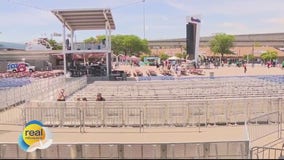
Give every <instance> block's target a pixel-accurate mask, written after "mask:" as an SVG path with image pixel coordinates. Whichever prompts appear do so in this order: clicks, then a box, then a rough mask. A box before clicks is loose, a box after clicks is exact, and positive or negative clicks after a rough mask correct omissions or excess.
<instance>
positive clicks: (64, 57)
mask: <svg viewBox="0 0 284 160" xmlns="http://www.w3.org/2000/svg"><path fill="white" fill-rule="evenodd" d="M65 34H66V33H65V22H63V42H62V44H63V45H62V46H63V48H62V52H63V62H64V75H65V77H66V73H67V69H66V67H67V66H66V52H65V51H66V43H65V39H66V35H65Z"/></svg>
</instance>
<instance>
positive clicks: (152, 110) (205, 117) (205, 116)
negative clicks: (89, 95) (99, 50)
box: [23, 98, 283, 127]
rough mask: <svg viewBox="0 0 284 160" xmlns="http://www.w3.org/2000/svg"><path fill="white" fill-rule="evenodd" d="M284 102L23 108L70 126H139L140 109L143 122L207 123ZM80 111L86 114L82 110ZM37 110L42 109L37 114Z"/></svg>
mask: <svg viewBox="0 0 284 160" xmlns="http://www.w3.org/2000/svg"><path fill="white" fill-rule="evenodd" d="M281 104H282V99H279V98H263V99H260V98H259V99H255V98H250V99H247V98H245V99H244V98H238V99H217V100H213V99H211V100H210V99H208V100H195V101H192V100H188V101H173V100H169V101H155V102H153V101H139V103H137V102H135V101H122V102H119V103H117V102H110V101H104V102H89V101H86V102H83V101H81V102H78V101H66V102H57V101H51V102H50V101H49V102H48V101H46V102H45V101H31V102H28V103H26V106H25V107H24V108H23V109H27V110H30V111H27V114H26V116H28V117H29V116H30V118H27V119H33V118H38V119H39V120H41V119H43V120H44V118H42V117H41V116H40V115H41V114H39V113H41V112H45V113H48V114H54V116H55V117H59V118H60V121H62V122H63V121H64V120H66V119H69V120H68V123H69V124H67V122H66V123H64V124H61V125H70V126H72V125H73V126H78V125H79V124H81V122H80V119H81V120H82V122H83V124H85V125H86V126H119V127H121V126H137V125H138V117H139V116H138V114H140V113H139V112H142V113H141V115H142V117H140V118H139V119H141V120H142V122H141V123H142V125H144V126H149V127H151V126H199V125H201V126H202V125H203V126H204V125H205V126H207V125H229V124H235V125H236V124H244V123H245V121H246V120H247V119H250V118H252V117H256V116H259V115H263V114H267V113H270V112H271V111H272V112H276V111H277V112H280V111H282V110H283V106H281ZM256 106H257V107H256ZM33 108H35V109H34V110H35V111H34V112H33V111H32V110H33ZM49 108H56V109H62V108H63V110H62V111H58V112H63V113H65V112H66V114H64V115H58V112H57V111H56V112H55V111H48V109H49ZM41 109H42V110H43V109H44V111H36V110H41ZM79 109H81V110H79ZM80 111H81V112H82V113H83V115H81V114H79V112H80ZM29 112H31V113H29ZM37 112H39V113H38V114H37ZM63 116H65V118H64V117H63ZM80 117H81V118H80ZM75 119H76V121H75ZM72 120H74V121H72ZM48 124H49V123H48ZM55 125H58V124H57V123H56V124H55Z"/></svg>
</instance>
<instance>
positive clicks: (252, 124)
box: [247, 111, 282, 142]
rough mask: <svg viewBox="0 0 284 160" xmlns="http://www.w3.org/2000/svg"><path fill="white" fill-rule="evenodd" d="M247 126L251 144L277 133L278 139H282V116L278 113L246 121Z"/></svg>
mask: <svg viewBox="0 0 284 160" xmlns="http://www.w3.org/2000/svg"><path fill="white" fill-rule="evenodd" d="M247 126H248V130H249V136H250V141H251V142H254V141H256V140H259V139H261V138H264V137H266V136H269V135H271V134H273V133H277V134H278V135H277V137H278V138H281V137H282V134H281V132H282V115H281V113H280V112H279V111H276V112H271V113H267V114H264V115H261V116H257V117H254V118H251V119H248V121H247Z"/></svg>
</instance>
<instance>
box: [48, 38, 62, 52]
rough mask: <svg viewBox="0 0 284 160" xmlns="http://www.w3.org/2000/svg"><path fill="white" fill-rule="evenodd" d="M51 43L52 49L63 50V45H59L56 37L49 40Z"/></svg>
mask: <svg viewBox="0 0 284 160" xmlns="http://www.w3.org/2000/svg"><path fill="white" fill-rule="evenodd" d="M47 41H48V43H49V44H50V45H51V47H52V50H62V45H59V44H58V43H57V42H56V41H55V40H54V39H49V40H47Z"/></svg>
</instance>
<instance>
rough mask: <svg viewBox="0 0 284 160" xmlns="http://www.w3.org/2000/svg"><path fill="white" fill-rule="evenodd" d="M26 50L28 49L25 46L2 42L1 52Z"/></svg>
mask: <svg viewBox="0 0 284 160" xmlns="http://www.w3.org/2000/svg"><path fill="white" fill-rule="evenodd" d="M25 48H26V45H25V44H19V43H11V42H0V51H11V50H20V51H24V50H25Z"/></svg>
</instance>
